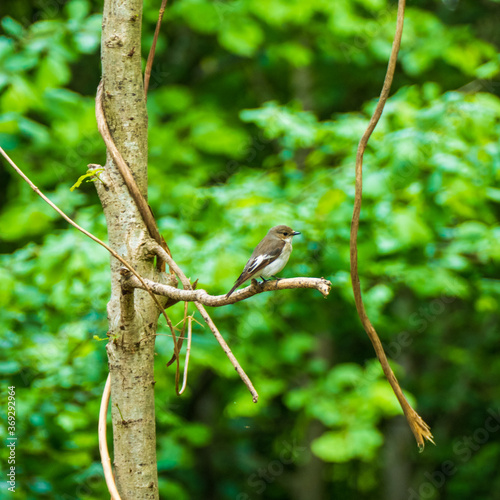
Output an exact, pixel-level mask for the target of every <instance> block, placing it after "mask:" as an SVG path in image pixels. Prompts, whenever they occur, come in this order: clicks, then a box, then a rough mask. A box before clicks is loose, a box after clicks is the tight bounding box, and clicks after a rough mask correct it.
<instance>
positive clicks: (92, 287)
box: [0, 0, 500, 500]
mask: <svg viewBox="0 0 500 500" xmlns="http://www.w3.org/2000/svg"><path fill="white" fill-rule="evenodd" d="M490 4H491V2H490V3H489V4H488V5H486V3H483V4H481V6H479V4H477V5H474V6H472V5H466V4H465V2H462V3H461V4H460V9H457V11H454V12H452V11H448V10H446V8H445V6H444V4H442V3H441V2H436V3H434V4H432V5H431V6H430V5H429V4H425V3H423V2H418V3H417V4H415V5H410V6H409V7H408V10H407V17H406V25H405V31H404V38H403V47H402V50H401V53H400V65H399V66H398V72H397V75H396V81H395V86H394V92H393V95H392V97H391V99H390V100H389V102H388V105H387V107H386V110H385V112H384V115H383V117H382V120H381V122H380V123H379V125H378V127H377V129H376V131H375V133H374V135H373V137H372V139H371V141H370V144H369V147H368V150H367V152H366V155H365V162H364V201H363V209H362V220H361V227H360V234H359V255H360V274H361V282H362V286H363V293H364V296H365V298H366V305H367V309H368V313H369V315H370V317H371V319H372V321H373V322H374V324H375V326H376V327H377V328H378V330H379V332H380V335H381V338H382V341H383V342H384V344H385V345H386V347H387V348H388V351H389V353H390V354H391V356H392V357H393V359H394V363H393V367H394V369H395V371H396V372H397V374H398V377H399V378H400V379H401V382H402V385H403V387H405V388H406V387H407V388H408V389H409V390H410V391H411V393H413V394H415V395H416V396H418V398H417V399H418V402H419V410H420V411H422V413H423V415H425V417H426V419H428V420H429V422H430V423H431V424H432V426H433V431H434V433H435V436H436V440H437V442H438V443H439V447H438V448H436V449H435V450H434V449H430V448H429V449H427V450H426V454H425V455H420V456H419V458H418V462H416V461H415V462H413V463H412V464H411V465H412V470H413V476H412V479H411V481H413V482H414V483H418V482H419V481H421V480H422V478H423V477H424V476H423V472H425V471H432V470H434V469H435V468H436V467H439V464H440V463H441V462H442V461H443V460H445V459H449V458H450V457H453V442H454V440H456V439H459V438H460V437H461V436H463V435H464V434H470V433H471V432H473V430H474V428H475V426H477V425H479V424H478V422H479V423H482V422H483V420H484V419H483V413H484V411H485V409H486V408H488V407H497V406H498V404H500V401H499V400H498V390H497V387H496V380H498V378H499V377H500V363H499V362H498V354H499V353H498V326H497V325H498V304H499V303H500V285H499V280H498V276H499V259H500V253H499V250H498V249H499V246H498V240H499V236H500V232H499V231H500V230H499V226H498V216H499V202H500V195H499V189H498V180H499V176H500V173H499V172H500V148H499V141H498V137H499V135H500V130H499V127H500V125H499V123H500V101H499V99H498V88H499V87H498V82H497V79H498V71H499V58H498V47H497V46H496V45H494V44H495V43H496V44H497V45H498V40H497V39H496V38H495V36H493V35H494V34H493V35H492V34H491V33H489V32H488V29H487V27H488V26H490V25H491V23H492V20H494V19H495V11H494V10H493V8H492V7H491V5H490ZM394 6H395V4H394V2H387V1H385V0H355V1H347V0H339V1H336V2H324V1H323V0H314V1H310V2H300V1H296V0H293V1H284V0H269V1H263V0H238V1H231V0H228V1H222V0H217V1H211V0H182V1H179V2H174V3H173V4H172V6H170V7H169V8H168V9H167V13H166V15H165V21H164V26H163V28H162V35H161V39H160V41H159V45H158V52H157V58H156V60H155V65H154V67H153V75H152V81H151V82H152V85H151V89H150V93H149V96H148V110H149V129H150V130H149V145H150V157H149V202H150V204H151V206H152V207H153V209H154V212H155V214H156V216H157V219H158V223H159V226H160V229H161V232H162V234H164V235H165V238H166V239H167V241H168V243H169V246H170V248H171V249H172V252H173V255H174V257H175V258H176V260H177V262H178V263H179V264H180V265H182V267H183V269H184V270H185V272H186V273H187V275H188V276H190V277H191V278H192V279H193V280H194V279H197V278H198V279H199V280H200V282H199V287H200V288H205V289H207V291H209V292H210V293H213V294H218V293H225V292H227V290H228V289H229V288H230V286H231V285H232V283H233V282H234V279H235V278H236V277H237V276H238V274H239V273H240V272H241V269H242V267H243V265H244V263H245V262H246V260H247V259H248V256H249V255H250V252H251V251H252V249H253V248H254V246H255V245H256V244H257V243H258V241H260V239H261V238H262V237H263V235H264V234H265V233H266V231H267V230H268V229H269V227H271V226H273V225H275V224H281V223H287V224H290V225H292V226H293V227H294V228H295V229H297V230H299V231H301V232H302V236H301V237H299V238H297V239H296V240H295V241H294V252H293V254H292V256H291V259H290V262H289V264H288V265H287V267H286V268H285V269H284V270H283V272H282V273H281V274H280V275H281V276H296V275H306V276H324V277H326V278H328V279H331V280H332V282H333V283H334V289H333V290H332V293H331V296H330V297H329V298H328V299H327V300H324V299H323V298H322V297H321V296H320V295H319V294H318V293H317V292H314V291H310V290H295V291H286V292H283V293H280V294H274V293H269V294H265V295H261V296H256V297H253V298H252V299H250V300H248V301H245V302H243V303H239V304H237V305H233V306H229V307H225V308H221V309H215V310H213V311H212V313H213V316H214V319H215V321H216V323H217V325H218V326H219V328H220V330H221V332H223V334H224V336H225V338H226V339H227V341H228V342H229V344H230V345H231V348H232V350H233V352H235V354H236V355H237V356H238V358H239V360H240V362H241V363H242V365H243V366H244V367H245V369H246V370H247V372H248V373H249V375H250V376H251V377H252V380H253V381H254V383H255V385H256V387H257V389H258V391H259V392H260V394H261V402H260V403H259V404H258V405H255V404H254V403H252V402H251V399H250V396H249V395H248V394H247V392H246V389H245V388H244V387H242V386H241V383H240V381H239V379H238V377H237V375H236V374H235V372H234V370H233V369H232V367H231V366H230V364H229V363H228V362H227V360H226V358H225V355H224V353H222V352H221V350H220V349H219V347H218V345H217V343H216V341H215V340H214V339H213V338H212V336H211V335H210V334H209V332H208V331H206V329H203V328H202V327H201V326H199V325H196V326H195V327H194V338H193V348H192V361H191V375H190V379H189V381H188V389H187V392H186V394H185V395H184V396H183V397H182V398H177V397H175V396H174V395H173V391H172V383H173V373H172V372H171V371H168V370H166V369H165V366H164V365H165V362H166V360H168V359H169V358H170V356H171V350H172V346H171V339H170V338H169V337H168V334H169V333H168V331H167V329H166V327H165V325H163V323H161V324H160V329H159V331H158V334H159V336H158V339H157V353H158V357H157V360H158V363H157V366H156V370H157V373H156V376H155V380H156V382H157V383H156V386H155V388H156V391H157V408H156V414H157V425H158V436H159V439H158V464H159V472H160V489H161V494H162V496H164V497H166V498H167V497H168V498H169V497H170V496H173V497H176V498H210V497H214V498H221V499H229V498H232V499H234V498H237V497H238V495H240V494H241V495H249V496H250V497H253V496H255V495H256V490H255V489H252V484H251V483H252V481H251V478H252V477H254V476H253V475H254V474H256V473H258V471H262V470H264V471H268V470H269V465H270V464H273V463H274V462H275V461H276V460H279V457H280V456H281V455H280V453H281V451H282V449H283V443H284V442H285V443H291V442H297V443H298V445H299V446H300V447H301V449H303V450H304V449H305V450H306V451H305V452H304V451H302V452H301V453H300V454H298V456H297V457H294V460H293V461H292V462H289V463H288V464H286V465H285V466H284V467H283V472H282V473H280V474H279V475H276V476H273V477H272V479H273V481H269V482H266V483H265V486H266V489H265V492H264V493H263V494H261V495H262V496H263V497H265V498H273V499H274V498H276V499H288V498H292V496H294V495H295V496H297V495H299V493H298V490H297V489H296V488H295V486H294V485H295V484H296V480H297V478H298V480H300V481H304V478H305V479H308V480H309V479H310V480H311V481H312V483H311V484H313V483H314V481H315V480H316V481H317V478H320V480H321V484H322V488H323V491H324V492H325V493H324V497H325V498H333V497H334V496H339V495H340V496H341V497H342V498H346V499H350V498H355V499H356V500H365V499H372V498H385V497H386V490H385V489H384V485H383V484H382V481H381V480H380V477H382V476H383V474H386V477H390V474H387V469H386V467H388V465H386V462H385V461H384V460H385V459H384V457H386V454H385V453H386V452H387V453H388V454H389V453H390V451H391V450H393V451H394V447H392V448H391V446H392V445H393V444H394V443H395V442H396V443H397V445H400V446H401V448H399V451H398V453H399V454H398V455H397V457H398V458H397V459H399V460H400V461H401V462H404V463H409V462H410V460H411V449H412V448H411V447H412V446H413V442H412V437H411V436H410V435H409V431H407V434H406V438H405V437H403V438H402V437H401V436H400V435H396V434H395V433H394V427H395V424H394V422H395V420H393V417H394V416H395V415H398V414H399V413H400V409H399V406H398V405H397V401H396V399H395V397H394V395H393V394H392V392H391V390H390V387H389V385H388V384H387V383H386V382H385V380H384V379H383V377H382V376H381V373H380V370H379V368H378V365H377V362H376V361H375V360H373V358H374V353H373V350H372V348H371V345H370V343H369V340H368V339H367V338H366V336H365V334H364V332H362V329H361V326H360V323H359V321H358V319H357V316H356V313H355V307H354V304H353V300H352V292H351V288H350V281H349V280H350V278H349V250H348V242H349V227H350V220H351V216H352V203H353V197H354V188H353V186H354V173H353V166H354V159H355V152H356V146H357V143H358V141H359V138H360V136H361V134H362V133H363V131H364V128H365V127H366V124H367V122H368V119H369V115H370V113H371V112H372V110H373V108H374V106H375V104H376V101H375V99H376V97H377V96H378V94H379V91H380V86H381V82H382V80H383V74H384V72H385V67H386V64H387V55H388V52H389V50H390V46H391V43H392V35H393V29H394V21H395V10H394ZM52 7H53V8H52ZM100 8H101V5H100V4H96V3H92V2H90V1H86V0H72V1H70V2H66V3H64V5H62V4H59V3H58V4H57V5H54V6H52V4H51V5H45V4H44V5H39V6H35V7H33V5H31V3H30V2H26V1H24V0H19V1H18V2H16V3H15V6H14V7H12V11H10V12H9V13H8V15H6V16H4V17H2V20H1V26H2V29H3V34H2V35H1V36H0V107H1V114H0V143H1V145H2V147H5V149H7V150H9V152H10V153H11V154H12V156H13V157H14V159H15V160H16V161H17V162H18V163H19V165H20V166H21V167H22V168H23V169H25V170H26V172H27V173H28V175H29V176H30V177H31V178H32V179H33V181H34V182H35V184H36V185H38V186H39V187H40V188H41V189H43V190H44V192H46V193H47V194H49V195H50V197H51V199H53V200H54V201H55V202H56V203H57V204H58V205H59V206H61V207H62V208H63V209H64V210H65V211H66V212H68V213H70V214H71V215H72V216H73V217H75V218H76V219H77V221H78V222H79V223H81V224H82V225H83V226H84V227H86V228H87V229H89V230H91V231H93V232H94V233H96V234H97V235H98V236H99V237H101V238H104V237H105V222H104V220H103V218H102V214H101V208H100V206H99V204H98V202H97V199H96V196H95V193H94V190H93V187H92V186H91V185H88V184H83V185H82V186H81V188H80V189H79V190H78V191H75V192H73V193H72V192H70V190H69V188H70V187H71V186H72V185H73V184H74V182H75V180H76V179H78V178H79V177H80V176H81V175H82V174H84V172H86V170H87V164H88V163H100V164H103V163H104V161H105V150H104V147H103V144H102V141H101V139H100V138H99V136H98V133H97V130H96V124H95V118H94V100H93V99H94V95H95V88H96V86H97V84H98V81H99V78H100V67H99V55H98V46H99V40H100V23H101V16H100V14H99V13H98V10H99V9H100ZM157 8H158V5H157V4H153V3H152V2H145V19H146V22H145V25H144V29H143V31H144V34H145V43H144V45H145V46H144V48H143V56H145V54H147V50H148V49H149V46H148V44H149V43H151V34H152V32H153V30H154V24H155V22H156V18H157ZM464 20H465V21H464ZM464 22H467V23H469V24H464ZM494 31H495V32H496V31H497V30H496V26H494ZM495 40H496V41H495ZM457 89H459V90H458V91H457ZM1 174H2V183H1V184H0V186H1V198H0V200H1V207H0V227H1V234H0V238H1V242H0V244H1V245H2V253H3V255H2V256H1V257H0V280H1V283H2V286H0V305H1V308H0V322H1V326H2V333H1V335H0V347H1V352H2V353H4V354H3V357H1V358H0V378H1V379H2V380H4V381H5V382H6V383H7V382H8V383H9V384H12V383H14V384H15V385H16V386H17V387H18V388H19V408H20V415H21V417H20V418H19V436H20V438H22V441H23V445H22V446H23V448H22V456H23V464H24V467H25V469H23V471H22V474H23V478H24V479H23V480H25V481H26V483H25V484H26V485H27V486H26V489H25V490H23V492H22V493H21V496H20V498H23V499H24V498H26V499H31V498H42V499H43V498H58V497H65V498H66V497H67V496H68V495H69V496H70V497H71V498H73V497H75V496H76V497H78V498H82V499H91V498H101V497H104V496H105V485H104V482H103V479H102V476H101V475H100V471H101V468H100V465H99V456H98V448H97V438H96V433H95V429H96V420H97V413H98V406H99V397H100V393H101V389H102V386H103V384H104V380H105V375H106V356H105V351H104V343H103V342H99V341H97V340H93V339H94V337H95V336H97V337H98V338H104V337H105V336H106V330H107V328H106V301H107V299H108V297H109V271H108V265H109V257H108V255H106V254H105V253H104V252H103V251H101V250H100V249H98V248H96V247H95V246H94V244H93V243H92V242H90V241H89V242H87V241H86V240H84V239H83V237H82V236H80V235H78V234H76V233H75V232H74V230H73V229H71V228H67V227H66V226H65V225H63V224H62V222H61V221H60V220H59V219H58V218H57V217H56V215H55V214H53V213H51V212H50V211H49V209H48V208H47V207H45V206H44V205H43V204H42V203H41V202H40V201H38V200H37V199H36V198H35V195H34V194H33V193H32V192H31V190H30V189H29V188H28V187H27V186H25V185H24V184H22V183H21V181H20V180H18V179H17V178H15V177H13V175H12V174H11V172H10V171H8V170H6V171H3V172H2V173H1ZM170 313H171V315H172V319H173V321H174V323H175V322H177V321H179V320H180V319H181V318H182V306H181V305H176V306H175V307H174V308H172V309H171V310H170ZM403 334H404V335H403ZM401 339H404V341H402V340H401ZM5 353H6V354H7V355H5ZM485 367H487V368H485ZM405 393H407V394H408V391H405ZM1 437H2V438H3V437H5V436H4V435H3V434H1ZM405 439H406V441H405ZM395 440H396V441H395ZM405 447H406V448H405ZM497 448H498V447H497V446H496V444H495V443H493V442H488V443H485V444H484V446H483V448H482V449H481V450H480V452H479V453H478V454H477V458H473V459H472V460H471V461H470V462H469V463H468V464H466V465H465V466H464V468H463V469H462V470H463V474H462V475H460V474H457V475H456V476H455V477H453V478H450V479H449V480H448V483H447V485H446V486H445V487H443V489H442V490H440V491H438V492H437V493H436V495H438V496H439V494H440V493H441V491H442V492H443V495H445V494H448V496H449V495H453V498H457V499H459V498H460V499H461V498H464V499H465V498H467V499H468V498H471V497H472V496H476V497H478V498H480V497H481V495H483V497H484V498H489V497H488V496H487V493H486V494H485V493H484V492H483V485H487V484H490V485H494V484H496V483H495V481H496V479H495V478H496V476H495V470H494V468H491V469H488V467H487V466H484V464H488V463H489V464H492V463H494V461H495V457H497V456H498V450H497ZM387 450H388V451H387ZM311 453H312V455H314V457H316V458H314V457H313V456H312V455H311ZM47 456H48V457H50V461H47V460H46V457H47ZM387 456H388V455H387ZM228 463H230V464H231V467H227V464H228ZM318 464H319V465H318ZM313 469H314V470H313ZM311 470H313V472H312V473H311ZM214 478H215V479H214ZM315 478H316V479H315ZM313 485H314V484H313ZM457 485H458V486H457ZM317 486H318V485H317V484H316V485H315V487H317ZM465 486H466V489H464V488H465ZM497 489H498V488H497ZM445 490H446V491H445ZM318 491H319V490H318ZM464 491H466V492H467V493H463V492H464ZM492 491H493V490H492ZM22 495H24V496H22ZM464 495H465V496H464Z"/></svg>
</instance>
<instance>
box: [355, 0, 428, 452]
mask: <svg viewBox="0 0 500 500" xmlns="http://www.w3.org/2000/svg"><path fill="white" fill-rule="evenodd" d="M404 13H405V0H399V2H398V16H397V22H396V34H395V35H394V42H393V44H392V51H391V57H390V59H389V64H388V67H387V72H386V75H385V80H384V85H383V87H382V92H381V93H380V99H379V101H378V104H377V107H376V108H375V111H374V112H373V115H372V117H371V119H370V122H369V124H368V127H367V129H366V131H365V133H364V134H363V137H362V138H361V140H360V141H359V146H358V152H357V155H356V194H355V198H354V212H353V215H352V223H351V238H350V254H351V281H352V288H353V292H354V299H355V302H356V309H357V310H358V315H359V317H360V319H361V323H362V324H363V327H364V329H365V331H366V333H367V334H368V337H369V338H370V340H371V342H372V344H373V347H374V349H375V352H376V354H377V357H378V359H379V361H380V364H381V365H382V369H383V370H384V374H385V376H386V378H387V380H388V381H389V383H390V384H391V387H392V389H393V391H394V393H395V394H396V397H397V398H398V401H399V404H400V405H401V408H402V409H403V412H404V414H405V416H406V420H407V421H408V424H409V426H410V428H411V430H412V432H413V434H414V436H415V439H416V440H417V444H418V446H419V448H420V450H423V448H424V446H425V440H428V441H430V442H431V443H434V441H433V439H432V434H431V431H430V428H429V426H428V425H427V424H426V423H425V422H424V421H423V420H422V418H421V417H420V415H419V414H418V413H417V412H416V411H415V410H414V409H413V408H412V407H411V405H410V403H408V401H407V399H406V398H405V396H404V394H403V391H402V390H401V387H400V386H399V383H398V381H397V379H396V376H395V375H394V372H393V371H392V369H391V367H390V366H389V362H388V361H387V356H386V355H385V352H384V348H383V347H382V343H381V342H380V339H379V337H378V335H377V332H376V331H375V328H374V327H373V325H372V324H371V322H370V320H369V319H368V315H367V314H366V310H365V306H364V304H363V298H362V296H361V285H360V282H359V274H358V246H357V239H358V228H359V216H360V213H361V200H362V196H363V155H364V152H365V149H366V145H367V144H368V140H369V138H370V136H371V134H372V132H373V130H374V129H375V127H376V125H377V123H378V121H379V119H380V116H381V115H382V111H383V110H384V106H385V103H386V102H387V99H388V97H389V91H390V89H391V84H392V79H393V77H394V71H395V69H396V61H397V58H398V52H399V47H400V46H401V37H402V35H403V23H404Z"/></svg>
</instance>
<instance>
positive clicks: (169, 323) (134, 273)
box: [0, 147, 177, 354]
mask: <svg viewBox="0 0 500 500" xmlns="http://www.w3.org/2000/svg"><path fill="white" fill-rule="evenodd" d="M0 154H1V155H2V156H3V157H4V158H5V159H6V160H7V161H8V162H9V164H10V165H11V167H12V168H13V169H14V170H15V171H16V172H17V173H18V174H19V175H20V176H21V177H22V178H23V179H24V180H25V181H26V182H27V183H28V185H29V186H30V187H31V189H33V191H35V193H36V194H37V195H38V196H40V198H42V200H43V201H45V202H46V203H47V204H48V205H50V206H51V207H52V208H53V209H54V210H55V211H56V212H57V213H58V214H59V215H60V216H61V217H62V218H63V219H64V220H65V221H66V222H68V223H69V224H71V225H72V226H73V227H75V228H76V229H78V231H80V232H82V233H83V234H84V235H85V236H88V237H89V238H90V239H91V240H94V241H95V242H96V243H98V244H99V245H101V246H102V247H104V248H105V249H106V250H107V251H108V252H109V253H110V254H111V255H112V256H113V257H114V258H115V259H118V260H119V261H120V262H121V263H122V264H123V265H124V266H125V267H126V268H127V269H128V270H129V271H130V272H131V273H132V274H133V275H134V276H135V277H136V278H137V279H138V280H139V282H140V283H141V284H142V285H143V286H144V290H146V291H147V292H148V293H149V295H150V296H151V298H152V299H153V301H154V302H155V304H156V305H157V306H158V308H159V310H160V311H161V313H162V314H163V316H164V317H165V320H166V321H167V324H168V326H169V328H170V330H171V331H172V337H173V339H174V352H175V353H176V354H177V342H176V337H175V332H174V329H173V325H172V322H171V321H170V318H169V317H168V316H167V313H166V312H165V309H164V308H163V307H162V305H161V304H160V302H159V301H158V298H157V297H156V295H155V294H154V293H153V291H152V290H151V289H150V288H148V286H147V285H146V283H145V281H144V279H143V278H142V277H141V276H140V275H139V273H138V272H137V271H136V270H135V269H134V268H133V267H132V266H131V265H130V264H129V263H128V262H127V261H126V260H125V259H124V258H123V257H122V256H121V255H119V254H118V253H116V252H115V251H114V250H113V249H112V248H111V247H109V246H108V245H106V243H104V241H101V240H100V239H99V238H97V237H96V236H94V235H93V234H92V233H89V232H88V231H87V230H86V229H83V227H81V226H79V225H78V224H77V223H76V222H75V221H74V220H73V219H71V218H70V217H68V216H67V215H66V214H65V213H64V212H63V211H62V210H61V209H60V208H59V207H58V206H57V205H56V204H55V203H53V202H52V201H51V200H50V199H49V198H47V197H46V196H45V195H44V194H43V193H42V192H41V191H40V189H38V188H37V187H36V186H35V185H34V184H33V182H31V180H30V178H29V177H28V176H27V175H26V174H25V173H24V172H23V171H22V170H21V169H20V168H19V167H18V166H17V165H16V164H15V163H14V161H13V160H12V159H11V158H10V156H9V155H8V154H7V153H6V152H5V151H4V150H3V148H2V147H0ZM165 253H167V252H166V251H165Z"/></svg>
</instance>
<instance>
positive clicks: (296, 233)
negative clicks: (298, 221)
mask: <svg viewBox="0 0 500 500" xmlns="http://www.w3.org/2000/svg"><path fill="white" fill-rule="evenodd" d="M298 234H301V233H299V232H298V231H294V232H293V233H292V236H297V235H298Z"/></svg>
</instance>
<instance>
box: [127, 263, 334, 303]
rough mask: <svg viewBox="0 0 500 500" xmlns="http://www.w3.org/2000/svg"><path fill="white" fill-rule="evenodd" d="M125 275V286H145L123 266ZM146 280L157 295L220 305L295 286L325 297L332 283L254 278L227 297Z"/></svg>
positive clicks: (306, 279) (320, 280)
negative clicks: (308, 289)
mask: <svg viewBox="0 0 500 500" xmlns="http://www.w3.org/2000/svg"><path fill="white" fill-rule="evenodd" d="M120 272H121V274H122V276H123V277H124V280H125V281H124V282H123V285H124V286H129V287H131V288H144V285H143V284H142V283H141V282H140V281H139V280H138V279H137V277H136V276H134V275H132V273H130V271H129V270H128V269H126V268H122V270H121V271H120ZM143 280H144V282H145V283H146V284H147V285H148V287H149V288H151V290H153V292H154V293H156V294H157V295H162V296H165V297H169V298H171V299H174V300H179V301H181V300H182V301H185V302H199V303H200V304H203V305H204V306H211V307H220V306H226V305H229V304H234V303H235V302H240V301H241V300H245V299H248V298H249V297H252V296H253V295H257V294H259V293H263V292H272V291H275V290H291V289H294V288H314V289H316V290H318V291H319V292H321V293H322V294H323V296H324V297H326V296H327V295H328V294H329V293H330V289H331V286H332V284H331V283H330V281H328V280H326V279H324V278H286V279H278V280H274V281H265V282H263V283H258V282H257V281H256V280H252V284H251V285H250V286H247V287H246V288H242V289H241V290H237V291H235V292H234V293H233V294H232V295H231V296H230V297H228V298H226V296H225V295H210V294H208V293H207V292H206V291H205V290H201V289H200V290H179V289H178V288H174V287H173V286H169V285H164V284H162V283H155V282H154V281H151V280H148V279H146V278H143Z"/></svg>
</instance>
